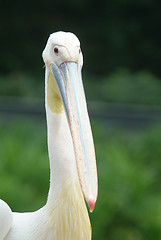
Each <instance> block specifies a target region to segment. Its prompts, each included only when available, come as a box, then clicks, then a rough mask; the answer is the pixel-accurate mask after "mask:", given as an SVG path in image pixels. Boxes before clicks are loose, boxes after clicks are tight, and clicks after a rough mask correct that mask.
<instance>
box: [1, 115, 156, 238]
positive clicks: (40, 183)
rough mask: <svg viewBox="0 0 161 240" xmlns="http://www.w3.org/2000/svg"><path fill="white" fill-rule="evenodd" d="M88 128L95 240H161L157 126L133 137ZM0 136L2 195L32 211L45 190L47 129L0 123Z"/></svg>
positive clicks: (97, 124) (111, 129)
mask: <svg viewBox="0 0 161 240" xmlns="http://www.w3.org/2000/svg"><path fill="white" fill-rule="evenodd" d="M92 127H93V133H94V141H95V146H96V155H97V164H98V176H99V196H98V201H97V204H96V207H95V210H94V212H93V213H92V214H90V216H91V221H92V228H93V240H97V239H99V240H107V239H108V240H122V239H124V240H135V239H136V240H151V239H155V240H160V239H161V204H160V203H161V192H160V189H161V174H160V172H161V164H160V159H161V148H160V145H161V125H159V126H155V127H152V128H149V129H147V131H146V132H142V131H141V132H137V133H136V132H129V131H127V130H125V129H124V130H121V129H119V128H116V127H112V126H108V125H107V124H106V125H104V123H103V122H99V121H92ZM105 128H106V131H105V130H104V129H105ZM0 132H1V143H2V144H1V145H0V159H1V161H0V182H1V187H0V197H1V198H2V199H4V200H5V201H7V203H8V204H9V205H10V206H11V208H12V209H13V210H14V211H34V210H36V209H38V208H40V207H41V206H43V205H44V204H45V201H46V198H47V192H48V187H49V163H48V155H47V146H46V130H45V125H44V124H43V123H41V122H40V123H39V124H38V123H37V122H34V121H30V120H28V119H25V120H24V121H22V122H16V123H14V122H13V123H12V124H10V123H9V122H8V123H7V122H5V123H4V122H2V121H1V123H0ZM2 183H3V184H2Z"/></svg>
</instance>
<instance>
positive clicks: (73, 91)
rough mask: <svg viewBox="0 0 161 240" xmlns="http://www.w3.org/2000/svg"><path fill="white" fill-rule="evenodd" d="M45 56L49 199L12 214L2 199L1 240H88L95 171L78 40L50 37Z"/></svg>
mask: <svg viewBox="0 0 161 240" xmlns="http://www.w3.org/2000/svg"><path fill="white" fill-rule="evenodd" d="M43 58H44V62H45V65H46V73H45V106H46V115H47V128H48V151H49V159H50V170H51V171H50V189H49V194H48V200H47V203H46V205H45V206H44V207H43V208H41V209H39V210H38V211H36V212H32V213H12V212H11V210H10V208H9V206H8V205H7V204H6V203H5V202H3V201H2V200H0V240H90V239H91V226H90V221H89V217H88V212H87V209H86V205H85V201H84V197H85V199H86V201H87V203H88V205H89V207H90V210H91V211H92V210H93V208H94V204H95V201H96V198H97V172H96V163H95V154H94V147H93V140H92V134H91V129H90V123H89V119H88V113H87V108H86V103H85V97H84V91H83V85H82V81H81V75H80V74H81V67H82V65H83V57H82V53H81V50H80V43H79V40H78V39H77V37H76V36H75V35H74V34H72V33H64V32H57V33H54V34H52V35H50V37H49V40H48V42H47V45H46V48H45V50H44V52H43ZM83 195H84V197H83Z"/></svg>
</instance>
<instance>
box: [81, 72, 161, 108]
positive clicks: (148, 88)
mask: <svg viewBox="0 0 161 240" xmlns="http://www.w3.org/2000/svg"><path fill="white" fill-rule="evenodd" d="M91 82H92V88H91ZM84 84H85V87H86V89H87V92H88V94H87V96H88V98H89V99H93V100H99V101H100V100H103V101H107V102H117V103H127V104H147V105H149V104H150V105H161V81H160V79H159V78H157V77H156V76H154V75H153V74H151V73H149V72H146V71H140V72H135V73H132V72H130V71H129V70H127V69H118V70H117V71H115V72H114V73H112V74H110V75H109V76H108V77H106V78H103V79H102V80H101V79H100V78H99V79H97V80H95V79H94V80H93V79H91V81H87V82H86V81H84Z"/></svg>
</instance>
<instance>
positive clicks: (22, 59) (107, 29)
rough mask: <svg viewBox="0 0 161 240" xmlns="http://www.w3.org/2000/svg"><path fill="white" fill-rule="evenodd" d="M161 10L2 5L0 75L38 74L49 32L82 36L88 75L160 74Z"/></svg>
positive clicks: (151, 6) (128, 4) (142, 4)
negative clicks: (117, 72) (120, 70)
mask: <svg viewBox="0 0 161 240" xmlns="http://www.w3.org/2000/svg"><path fill="white" fill-rule="evenodd" d="M160 8H161V2H160V1H158V0H153V1H150V0H141V1H140V0H136V1H134V0H131V1H129V0H128V1H127V0H114V1H106V0H100V1H99V2H97V1H91V0H86V1H85V0H83V1H80V0H79V1H78V0H77V1H74V0H70V1H65V0H61V1H53V0H52V1H51V0H47V1H41V0H40V1H39V2H37V1H34V2H33V1H31V0H28V1H20V0H15V1H2V3H1V9H0V11H1V12H0V22H1V27H0V36H1V38H0V45H1V58H0V72H3V73H8V72H13V71H19V70H20V71H25V72H28V71H32V74H33V73H35V74H38V75H40V76H41V70H40V66H42V67H43V61H42V58H41V52H42V50H43V49H44V46H45V44H46V40H47V38H48V36H49V34H50V33H52V32H55V31H58V30H64V31H72V32H74V33H75V34H76V35H77V36H78V37H79V38H80V40H81V44H82V50H83V53H84V55H85V59H84V60H85V66H86V70H85V71H87V72H90V73H93V74H94V75H95V74H101V75H106V74H108V73H109V72H113V71H114V70H115V69H116V68H117V67H123V68H129V69H131V70H135V71H136V70H142V69H145V70H148V71H151V72H154V73H155V74H159V76H161V68H160V62H161V31H160V25H161V15H160ZM39 73H40V74H39Z"/></svg>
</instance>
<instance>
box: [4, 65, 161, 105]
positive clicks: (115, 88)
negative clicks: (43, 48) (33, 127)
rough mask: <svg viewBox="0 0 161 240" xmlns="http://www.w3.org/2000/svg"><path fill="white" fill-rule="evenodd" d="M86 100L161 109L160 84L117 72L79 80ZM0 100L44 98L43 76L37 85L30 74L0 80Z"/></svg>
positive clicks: (145, 75) (140, 75)
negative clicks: (14, 97) (5, 97)
mask: <svg viewBox="0 0 161 240" xmlns="http://www.w3.org/2000/svg"><path fill="white" fill-rule="evenodd" d="M83 79H84V85H85V91H86V93H87V94H86V95H87V98H88V99H90V100H99V101H107V102H117V103H126V104H147V105H161V81H160V79H159V78H157V77H156V76H154V75H153V74H151V73H149V72H146V71H140V72H135V73H132V72H130V71H129V70H127V69H118V70H117V71H115V72H114V73H112V74H110V75H108V76H107V77H104V78H101V79H100V78H99V79H98V78H97V77H93V78H92V77H91V76H88V75H87V74H85V76H83ZM0 82H1V88H0V96H6V95H7V96H21V97H22V96H23V97H40V98H44V85H45V81H44V75H42V76H41V81H39V79H37V78H36V77H33V76H31V75H30V74H28V75H25V74H23V73H21V72H17V73H16V72H15V73H12V74H9V75H7V76H3V77H0Z"/></svg>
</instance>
